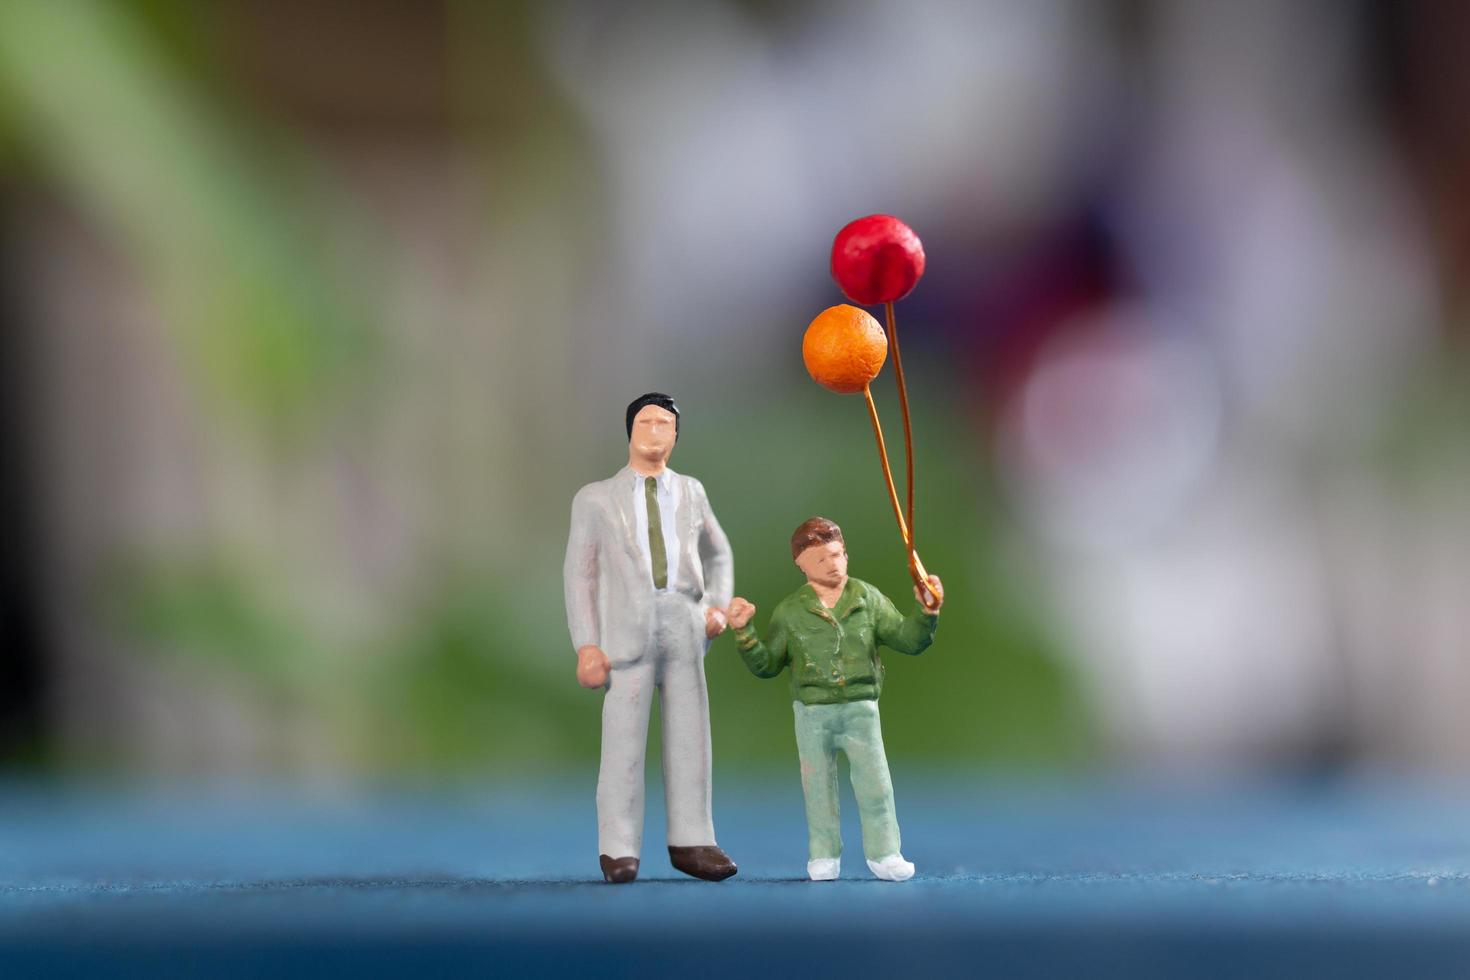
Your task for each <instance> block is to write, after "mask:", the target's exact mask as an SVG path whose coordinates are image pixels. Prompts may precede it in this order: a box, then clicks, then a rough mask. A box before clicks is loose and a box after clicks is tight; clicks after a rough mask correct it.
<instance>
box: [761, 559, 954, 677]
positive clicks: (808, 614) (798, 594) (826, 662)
mask: <svg viewBox="0 0 1470 980" xmlns="http://www.w3.org/2000/svg"><path fill="white" fill-rule="evenodd" d="M938 625H939V615H938V613H935V614H932V615H931V614H929V613H926V612H924V610H923V609H922V608H915V609H914V611H913V613H911V614H910V615H909V616H908V617H907V618H905V617H904V616H903V615H901V614H900V613H899V611H898V610H897V609H895V608H894V606H893V603H892V602H890V601H889V600H888V597H887V596H885V595H884V594H883V593H882V592H879V591H878V590H877V589H876V588H874V587H873V586H871V585H869V584H868V583H867V582H863V581H860V580H858V579H855V578H849V579H848V580H847V585H846V586H844V587H843V589H842V597H841V598H839V599H838V600H837V605H836V606H835V607H834V608H832V609H828V608H827V607H826V606H824V605H822V601H821V600H820V599H818V598H817V593H816V590H815V589H813V588H812V587H811V585H810V583H808V584H807V585H803V586H802V587H801V588H799V589H797V590H796V591H795V592H793V593H792V594H791V595H789V596H787V597H786V598H785V599H784V600H782V601H781V603H780V604H779V605H778V606H776V611H775V612H773V613H772V614H771V625H770V628H769V629H767V630H766V636H765V640H764V642H762V640H761V638H760V637H759V636H757V635H756V631H755V626H754V625H753V622H752V623H746V624H745V625H744V626H742V627H741V628H740V629H738V630H736V631H735V644H736V646H737V647H739V649H740V657H741V659H743V660H744V661H745V666H746V667H749V668H750V672H751V673H752V674H754V675H755V676H757V677H775V676H776V675H777V674H779V673H781V671H782V670H784V669H785V668H786V666H787V665H788V664H789V665H790V666H791V691H792V693H793V694H794V695H795V696H796V699H797V700H799V701H801V702H802V703H804V704H841V703H843V702H847V701H873V700H877V698H878V695H879V694H881V693H883V662H882V661H881V660H879V659H878V647H879V645H880V644H881V645H883V646H886V647H889V648H891V649H894V650H897V651H898V652H899V653H907V654H910V655H913V656H917V655H918V654H921V653H923V652H924V651H925V650H926V649H928V647H929V644H931V643H933V642H934V630H935V629H936V628H937V627H938Z"/></svg>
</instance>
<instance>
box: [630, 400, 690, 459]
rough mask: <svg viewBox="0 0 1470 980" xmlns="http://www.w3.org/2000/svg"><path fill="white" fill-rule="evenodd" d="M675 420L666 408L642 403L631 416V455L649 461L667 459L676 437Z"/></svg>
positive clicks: (676, 420)
mask: <svg viewBox="0 0 1470 980" xmlns="http://www.w3.org/2000/svg"><path fill="white" fill-rule="evenodd" d="M677 422H678V419H676V418H674V413H673V412H671V411H669V410H668V409H665V408H659V407H658V406H657V405H644V406H643V407H642V408H640V409H639V410H638V414H637V415H635V416H633V435H632V437H631V438H630V439H629V440H628V445H629V446H630V447H631V448H632V450H633V455H635V456H637V457H638V458H639V459H643V460H646V461H648V462H650V463H654V462H659V463H661V462H664V461H665V460H667V459H668V458H669V454H670V453H672V452H673V451H674V440H675V439H676V438H677V437H678V430H677V427H676V425H675V423H677Z"/></svg>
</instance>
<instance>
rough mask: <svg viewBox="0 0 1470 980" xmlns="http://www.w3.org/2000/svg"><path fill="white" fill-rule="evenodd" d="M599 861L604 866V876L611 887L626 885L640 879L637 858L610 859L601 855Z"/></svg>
mask: <svg viewBox="0 0 1470 980" xmlns="http://www.w3.org/2000/svg"><path fill="white" fill-rule="evenodd" d="M597 861H598V863H599V864H601V865H602V876H603V877H604V878H606V879H607V883H608V884H609V885H626V884H627V883H628V882H630V881H632V880H633V879H634V878H637V877H638V859H637V858H635V857H626V858H610V857H608V856H607V855H606V854H599V855H597Z"/></svg>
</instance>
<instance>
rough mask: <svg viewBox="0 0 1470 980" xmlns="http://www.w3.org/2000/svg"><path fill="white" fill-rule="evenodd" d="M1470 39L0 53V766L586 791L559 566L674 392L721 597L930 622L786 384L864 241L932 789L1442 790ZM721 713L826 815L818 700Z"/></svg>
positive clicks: (902, 37)
mask: <svg viewBox="0 0 1470 980" xmlns="http://www.w3.org/2000/svg"><path fill="white" fill-rule="evenodd" d="M1467 26H1470V24H1467V16H1466V15H1465V14H1464V13H1463V11H1462V9H1461V8H1460V7H1459V6H1458V5H1455V4H1441V3H1432V2H1423V3H1403V4H1393V5H1375V4H1369V3H1358V4H1354V3H1310V2H1305V0H1302V2H1295V0H1292V2H1264V0H1255V2H1250V3H1244V4H1214V3H1208V2H1194V3H1190V2H1183V3H1164V2H1111V3H1064V2H1038V3H1028V4H1015V3H1002V2H992V3H981V4H966V5H959V4H945V3H927V2H926V3H916V4H899V3H891V4H889V3H876V2H875V3H866V4H854V5H846V4H828V3H794V4H769V3H758V2H745V3H736V2H729V0H697V2H690V3H681V4H673V3H669V4H645V3H612V4H594V3H578V2H558V3H546V4H537V3H488V2H487V3H472V2H468V0H463V2H435V3H399V2H386V0H364V2H346V0H312V2H306V3H300V2H298V3H286V2H278V0H266V2H244V0H241V2H234V0H228V2H218V3H212V4H207V5H206V4H196V3H188V2H183V0H151V2H145V0H139V2H75V3H51V2H44V0H9V2H7V3H4V4H0V250H3V251H0V275H3V293H0V317H3V328H4V338H5V339H4V345H5V346H4V351H3V353H4V367H3V377H0V381H3V383H4V404H5V422H4V435H5V444H4V454H5V455H4V464H5V470H6V479H5V496H4V499H3V501H0V504H3V511H4V515H3V520H4V526H5V530H6V537H7V541H8V542H9V544H8V545H7V547H6V549H5V551H6V556H5V565H4V573H5V576H4V593H3V601H4V613H5V617H6V618H5V632H4V636H3V642H4V644H5V652H6V657H5V660H6V666H5V668H4V670H5V675H4V677H3V681H0V683H3V688H4V691H3V705H0V709H3V712H4V714H3V719H4V722H3V726H0V747H3V749H4V751H5V754H6V757H7V758H8V759H9V760H11V762H12V763H13V764H14V765H16V766H19V767H22V768H26V769H30V770H40V771H44V772H58V773H66V772H96V771H104V772H120V773H124V774H138V775H152V776H161V777H174V776H179V775H185V776H193V775H219V774H274V775H281V776H285V777H287V778H295V779H303V780H308V781H325V782H329V783H330V782H334V781H339V780H351V779H359V778H381V777H388V778H415V779H416V778H422V777H428V778H480V777H483V776H487V775H506V774H518V773H530V772H535V773H556V772H561V771H567V772H575V773H579V774H580V773H584V772H587V771H590V770H591V769H592V768H594V767H595V764H596V754H597V740H598V731H599V727H598V726H599V720H598V715H599V712H598V707H599V705H598V696H597V695H596V694H593V693H589V692H586V691H583V690H581V689H580V688H578V687H577V686H576V684H575V682H574V679H573V664H574V658H573V654H572V650H571V647H570V642H569V639H568V636H567V632H566V627H565V619H564V613H563V609H562V604H561V581H560V568H561V560H562V553H563V548H564V546H565V539H566V531H567V518H568V513H569V507H570V501H571V498H572V495H573V494H574V493H575V491H576V489H577V488H578V487H579V486H581V485H582V484H584V483H587V482H591V481H593V480H598V479H603V478H605V477H607V476H609V475H611V474H612V473H613V472H614V471H615V470H616V469H617V468H618V467H619V466H621V465H622V464H623V462H624V461H625V460H626V440H625V436H624V431H623V420H622V412H623V407H624V406H625V405H626V404H627V402H628V401H629V400H630V399H632V398H633V397H635V396H636V395H638V394H640V393H642V392H644V391H647V390H664V391H668V392H670V393H672V394H673V395H674V396H675V397H676V398H677V399H678V401H679V403H680V405H681V407H682V409H683V412H684V415H683V431H682V436H681V441H680V443H679V445H678V448H677V451H676V454H675V456H674V458H673V460H672V465H673V467H674V468H675V469H677V470H679V471H682V472H687V473H690V474H693V475H695V476H698V477H699V478H700V479H701V480H702V481H703V483H704V484H705V486H706V487H707V489H708V490H709V493H710V496H711V500H712V503H713V505H714V508H715V510H716V513H717V514H718V516H719V517H720V519H721V521H722V523H723V524H724V526H725V529H726V531H727V532H728V534H729V536H730V538H731V540H732V543H733V546H734V549H735V557H736V573H737V591H738V592H739V593H740V594H743V595H745V596H747V597H749V598H751V599H752V600H753V601H755V602H756V603H757V604H758V605H759V606H762V607H763V609H764V610H767V611H768V610H769V609H770V608H771V607H772V606H773V605H774V603H775V602H776V601H777V600H779V599H780V598H781V597H782V596H784V595H786V594H787V593H789V592H790V591H791V590H792V589H793V588H795V587H796V585H798V584H799V583H800V579H799V578H798V576H797V573H796V570H795V569H794V567H793V566H792V564H791V562H790V560H789V554H788V551H787V544H786V542H787V540H788V537H789V535H790V533H791V530H792V528H794V527H795V525H796V524H797V523H799V522H800V521H801V520H803V519H805V518H806V517H808V516H810V515H812V514H818V513H820V514H823V515H825V516H828V517H831V518H833V519H835V520H837V521H838V522H839V523H840V524H841V525H842V526H843V528H844V529H845V531H846V535H847V541H848V544H849V549H850V552H851V555H852V572H853V574H855V575H858V576H859V577H863V578H866V579H869V580H871V581H873V582H874V583H876V584H877V585H879V586H880V587H881V588H882V589H883V590H884V591H885V592H887V593H888V594H890V595H892V596H895V597H899V596H902V597H905V599H907V597H908V596H909V594H910V593H909V588H908V585H907V578H906V573H905V568H904V561H903V554H902V549H901V548H900V546H899V544H898V538H897V533H896V530H895V529H894V527H893V523H892V518H891V514H890V513H889V511H888V504H887V500H886V497H885V495H884V493H883V490H882V484H881V479H880V474H879V470H878V466H877V460H876V459H875V458H874V449H873V445H872V437H871V432H870V430H869V429H868V425H867V422H866V419H865V417H864V411H863V408H862V405H861V402H860V401H858V400H856V399H855V398H845V397H839V396H836V395H833V394H830V393H828V392H826V391H824V390H822V389H820V388H818V387H817V386H816V385H815V384H813V383H812V382H811V381H810V380H809V379H808V378H807V377H806V375H805V372H804V370H803V368H802V365H801V363H800V357H799V345H800V337H801V332H802V330H803V329H804V328H805V325H806V323H807V322H808V321H809V320H810V319H811V317H812V316H814V315H815V314H816V313H817V312H818V311H820V310H821V309H822V308H824V307H825V306H828V305H831V304H833V303H836V302H840V301H841V297H840V295H839V293H838V291H837V289H836V287H835V286H834V285H833V283H832V282H831V280H830V278H829V277H828V275H827V268H826V266H827V256H828V250H829V248H830V243H831V238H832V235H833V234H834V233H835V232H836V230H837V229H838V228H839V227H841V225H842V224H844V223H845V222H846V221H848V220H850V219H851V218H853V217H856V216H859V215H862V214H867V213H872V212H888V213H894V214H897V215H899V216H900V217H903V218H904V219H905V220H906V221H908V222H909V223H910V224H911V225H912V226H913V227H914V228H915V229H916V230H917V231H918V232H919V234H920V235H921V236H922V237H923V238H924V241H925V244H926V248H927V251H928V257H929V268H928V273H927V275H926V278H925V279H924V281H923V282H922V283H921V284H920V285H919V287H918V289H917V290H916V291H915V293H914V294H913V295H912V296H911V297H910V298H909V299H907V300H905V301H904V302H903V303H901V304H900V306H899V318H900V324H901V326H902V328H903V331H904V333H903V336H904V351H905V353H906V355H907V357H906V362H905V364H906V368H907V369H908V372H909V375H910V379H911V381H910V383H911V391H912V399H913V402H914V406H915V413H916V414H915V434H916V443H917V465H916V471H917V484H918V493H917V496H918V501H917V506H916V511H917V521H916V523H917V525H918V541H919V545H920V550H921V552H922V554H923V556H924V559H925V562H926V564H927V565H928V566H929V568H930V569H931V570H932V571H935V572H937V573H939V574H941V575H942V576H943V577H944V580H945V583H946V586H947V592H948V604H947V606H946V609H945V613H944V619H943V623H942V627H941V630H940V633H939V637H938V641H937V643H936V644H935V646H934V647H933V648H932V650H931V651H930V652H929V653H927V654H926V655H925V656H924V657H922V658H919V659H909V658H902V657H896V656H892V657H890V658H888V662H889V668H890V678H889V681H888V685H887V687H886V693H885V697H884V713H885V716H886V717H887V719H888V724H887V726H886V727H887V730H888V731H887V738H888V747H889V752H890V754H891V756H892V757H893V758H894V760H895V764H896V765H900V766H920V767H922V766H935V767H946V768H953V767H954V766H956V765H962V766H985V767H1002V768H1006V769H1009V770H1013V771H1055V770H1064V771H1075V770H1077V769H1080V768H1091V767H1095V766H1100V765H1122V766H1144V767H1150V768H1152V767H1159V768H1162V769H1165V770H1169V771H1181V772H1188V771H1194V770H1196V769H1197V768H1199V767H1226V768H1229V767H1239V766H1246V767H1283V766H1284V767H1308V768H1321V767H1340V766H1384V765H1387V766H1390V767H1398V768H1405V769H1410V768H1426V769H1430V770H1433V771H1439V772H1443V771H1458V770H1463V769H1464V768H1465V767H1466V765H1467V764H1470V722H1467V721H1466V720H1465V717H1464V714H1463V712H1462V711H1461V702H1462V701H1463V698H1462V697H1461V696H1460V694H1461V692H1463V691H1464V690H1465V689H1466V687H1465V685H1466V684H1467V683H1470V612H1467V609H1470V606H1467V605H1466V604H1465V602H1464V582H1465V581H1467V580H1470V557H1467V556H1470V504H1467V500H1470V439H1467V438H1466V423H1467V421H1470V395H1467V390H1470V389H1467V381H1470V368H1467V360H1466V353H1465V341H1466V326H1465V324H1466V302H1465V301H1466V297H1467V289H1466V285H1467V283H1470V275H1467V273H1470V268H1467V266H1470V247H1467V244H1466V243H1467V242H1470V235H1467V229H1470V194H1467V190H1470V183H1467V177H1466V175H1467V174H1470V166H1467V164H1470V139H1467V138H1466V136H1467V128H1466V125H1465V119H1467V118H1470V114H1467V113H1466V112H1465V110H1466V108H1467V105H1470V98H1467V96H1470V72H1467V69H1466V68H1465V67H1464V66H1463V64H1462V59H1461V58H1460V57H1459V54H1458V49H1456V48H1455V47H1454V45H1453V44H1451V43H1448V41H1447V40H1446V39H1447V38H1464V37H1466V30H1465V29H1466V27H1467ZM875 390H876V395H877V398H878V400H879V404H880V407H881V408H882V410H883V411H884V413H885V419H886V423H887V431H888V434H889V438H890V440H891V442H892V443H893V445H894V447H895V449H897V447H898V446H899V445H900V443H899V440H898V433H899V432H900V428H899V425H898V418H897V412H896V397H895V394H894V390H893V381H892V374H891V369H890V370H889V371H887V372H886V373H885V374H884V376H883V377H882V378H881V379H880V381H879V383H878V385H877V386H876V389H875ZM896 458H897V457H896ZM707 670H708V677H709V686H710V696H711V704H712V717H713V732H714V747H715V753H716V770H717V773H734V772H745V771H765V770H775V771H783V772H784V771H786V770H789V769H790V768H791V766H792V764H793V757H794V753H793V745H792V737H791V720H790V707H789V697H788V692H787V688H786V686H785V681H784V679H783V680H782V681H781V682H779V683H763V682H760V681H757V680H756V679H754V678H752V677H751V676H749V675H748V674H747V673H746V672H745V670H744V668H743V667H742V666H741V665H740V663H739V661H738V658H737V657H736V655H735V651H734V647H733V641H732V640H731V638H730V637H729V636H728V635H727V636H723V637H721V638H719V639H718V640H717V641H716V642H715V644H714V646H713V648H712V649H711V652H710V654H709V658H708V661H707ZM655 731H656V726H655ZM717 778H718V776H717Z"/></svg>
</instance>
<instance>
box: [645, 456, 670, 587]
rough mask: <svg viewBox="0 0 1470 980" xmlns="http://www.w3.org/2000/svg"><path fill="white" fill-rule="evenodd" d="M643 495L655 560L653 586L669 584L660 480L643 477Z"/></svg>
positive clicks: (651, 558) (649, 550)
mask: <svg viewBox="0 0 1470 980" xmlns="http://www.w3.org/2000/svg"><path fill="white" fill-rule="evenodd" d="M643 496H644V498H645V499H646V500H647V501H648V557H649V559H650V560H652V562H653V587H654V588H655V589H666V588H668V585H669V554H668V552H666V551H665V550H664V525H663V521H662V520H660V518H659V513H658V480H656V479H655V478H653V477H651V476H649V477H644V479H643Z"/></svg>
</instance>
